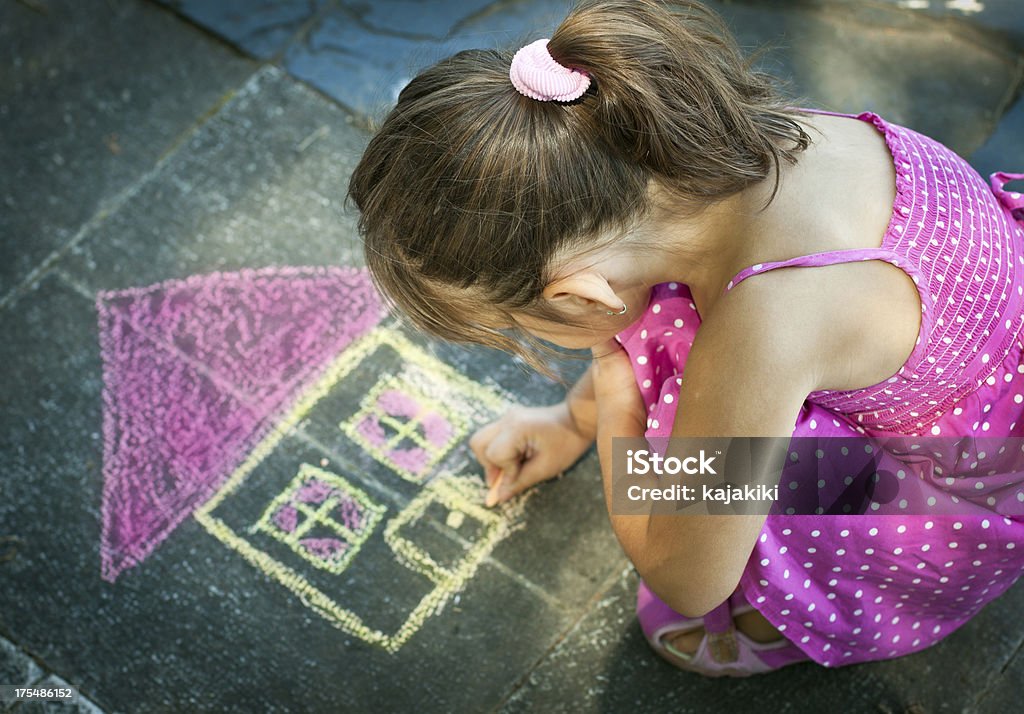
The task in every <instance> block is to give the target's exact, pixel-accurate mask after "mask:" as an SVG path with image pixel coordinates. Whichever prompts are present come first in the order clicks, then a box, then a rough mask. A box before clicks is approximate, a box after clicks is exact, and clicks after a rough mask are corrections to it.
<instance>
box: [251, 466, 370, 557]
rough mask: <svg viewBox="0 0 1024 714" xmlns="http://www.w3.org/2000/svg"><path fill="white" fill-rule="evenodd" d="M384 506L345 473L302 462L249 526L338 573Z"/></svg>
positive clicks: (366, 534) (353, 553)
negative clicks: (358, 486) (338, 474)
mask: <svg viewBox="0 0 1024 714" xmlns="http://www.w3.org/2000/svg"><path fill="white" fill-rule="evenodd" d="M384 511H385V508H384V506H381V505H378V504H377V503H374V502H373V501H372V500H371V499H370V497H369V496H367V495H366V494H365V493H364V492H363V491H362V490H360V489H358V488H356V487H355V486H353V485H352V484H351V483H349V482H348V481H346V480H345V479H343V478H340V477H338V476H336V475H334V474H332V473H330V472H328V471H325V470H324V469H320V468H317V467H316V466H310V465H309V464H303V465H302V467H301V468H300V469H299V473H298V475H297V476H296V477H295V479H294V480H293V481H292V483H291V484H290V485H289V487H288V488H287V489H286V490H285V491H284V492H283V493H282V494H280V495H279V496H278V497H277V498H275V499H274V501H273V503H271V504H270V507H269V508H267V510H266V511H265V512H264V514H263V517H262V518H261V519H260V520H259V521H258V522H257V523H256V524H255V525H254V526H253V527H252V529H251V531H252V532H255V531H262V532H264V533H267V534H268V535H270V536H271V537H273V538H276V539H277V540H279V541H280V542H282V543H284V544H286V545H288V546H289V547H290V548H291V549H292V550H294V551H295V552H296V553H298V554H299V555H300V556H302V557H303V558H305V559H306V560H308V561H309V562H311V563H313V565H315V566H317V567H318V568H323V569H325V570H328V571H330V572H332V573H340V572H341V571H343V570H344V569H345V567H346V566H347V565H348V564H349V561H350V560H352V558H353V557H354V556H355V554H356V553H358V552H359V547H360V546H361V545H362V544H363V542H364V541H365V540H366V539H367V538H368V537H369V536H370V534H371V533H372V532H373V529H374V527H375V526H376V525H377V523H379V522H380V520H381V518H382V517H383V515H384Z"/></svg>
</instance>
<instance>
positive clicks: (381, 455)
mask: <svg viewBox="0 0 1024 714" xmlns="http://www.w3.org/2000/svg"><path fill="white" fill-rule="evenodd" d="M339 426H340V427H341V430H342V431H344V432H345V433H346V434H347V435H348V437H349V438H350V439H352V440H353V441H355V442H356V443H357V444H359V445H360V446H362V447H363V448H364V449H366V451H367V452H368V453H369V454H371V455H372V456H373V457H374V458H375V459H377V460H378V461H380V462H381V463H382V464H384V465H385V466H387V467H389V468H391V469H393V470H394V471H395V472H396V473H398V474H399V475H400V476H401V477H402V478H404V479H407V480H409V481H412V482H414V483H422V482H423V481H424V480H426V478H427V477H428V476H429V475H430V473H431V469H432V468H433V467H434V465H435V464H436V463H437V462H438V461H440V460H441V459H442V458H443V457H444V455H445V454H446V453H447V452H448V451H449V450H450V449H451V448H452V447H453V446H455V444H456V443H458V442H459V440H460V439H462V438H463V436H465V434H466V432H467V425H466V423H465V421H464V420H463V419H461V418H460V417H459V415H458V414H457V413H455V412H454V411H452V410H450V409H447V408H445V407H444V405H443V404H442V403H441V402H440V401H437V400H434V399H431V398H430V397H428V396H426V395H425V394H424V393H423V391H421V390H420V389H418V388H417V387H416V386H415V385H414V384H413V383H412V381H411V380H409V379H403V378H402V375H398V376H393V375H389V376H386V377H384V378H382V379H381V380H380V381H379V382H378V383H377V384H376V385H375V386H374V388H373V389H371V390H370V392H369V394H367V395H366V397H365V398H364V399H363V401H362V403H361V408H360V410H359V411H358V412H356V413H355V415H353V416H352V418H351V419H349V420H348V421H345V422H342V423H341V424H340V425H339Z"/></svg>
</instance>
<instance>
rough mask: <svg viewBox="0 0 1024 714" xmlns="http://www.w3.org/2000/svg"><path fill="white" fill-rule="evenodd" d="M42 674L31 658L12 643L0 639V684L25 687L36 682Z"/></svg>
mask: <svg viewBox="0 0 1024 714" xmlns="http://www.w3.org/2000/svg"><path fill="white" fill-rule="evenodd" d="M43 674H44V672H43V670H41V669H40V668H39V666H38V665H37V664H36V663H35V661H33V659H32V658H31V657H29V656H28V655H27V654H25V653H24V652H22V651H21V649H20V648H18V647H17V646H15V644H14V643H13V642H9V641H8V640H5V639H3V638H0V683H3V684H12V685H14V686H26V685H29V684H35V683H36V682H38V681H39V680H40V679H42V678H43Z"/></svg>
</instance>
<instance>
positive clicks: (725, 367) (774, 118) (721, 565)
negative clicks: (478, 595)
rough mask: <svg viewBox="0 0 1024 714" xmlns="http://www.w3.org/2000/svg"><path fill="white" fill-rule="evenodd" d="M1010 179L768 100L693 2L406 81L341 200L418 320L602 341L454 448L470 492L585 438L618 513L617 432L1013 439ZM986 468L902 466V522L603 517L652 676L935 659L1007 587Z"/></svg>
mask: <svg viewBox="0 0 1024 714" xmlns="http://www.w3.org/2000/svg"><path fill="white" fill-rule="evenodd" d="M1016 177H1017V178H1020V177H1021V176H1016ZM1011 178H1014V175H1009V174H995V175H994V176H993V182H992V187H991V188H990V187H989V186H988V185H986V183H985V182H984V181H983V180H982V179H981V178H980V177H979V176H978V175H977V173H976V172H974V171H973V170H972V169H971V168H970V167H969V166H968V165H967V164H966V163H965V162H964V161H963V160H962V159H960V158H959V157H957V156H956V155H955V154H954V153H953V152H952V151H950V150H949V149H947V148H945V147H944V146H942V145H941V144H939V143H937V142H935V141H933V140H931V139H929V138H927V137H924V136H922V135H920V134H918V133H916V132H914V131H912V130H910V129H907V128H904V127H900V126H897V125H895V124H891V123H888V122H886V121H885V120H883V119H882V118H881V117H879V116H877V115H875V114H873V113H870V112H865V113H863V114H860V115H857V116H849V115H836V114H830V113H826V112H818V111H812V110H802V109H796V108H792V107H789V106H788V105H787V104H786V102H785V101H784V100H783V99H782V98H781V97H780V96H778V95H777V94H776V92H775V90H774V89H773V87H772V84H771V81H770V80H769V79H768V78H767V77H765V76H763V75H761V74H759V73H757V72H754V71H752V70H751V69H750V68H749V67H748V65H747V64H746V63H745V62H744V60H743V58H742V57H741V55H740V53H739V51H738V50H737V48H736V46H735V43H734V42H733V40H732V39H730V37H729V35H728V33H727V32H726V31H725V29H724V27H723V26H722V24H721V22H720V21H719V20H718V19H717V18H716V17H715V16H714V15H713V14H712V13H710V12H709V11H707V10H706V9H704V8H703V7H702V6H700V5H699V4H697V3H682V4H679V3H675V4H673V9H672V11H670V10H669V9H667V7H665V6H662V5H661V4H659V3H657V2H653V1H650V0H638V1H633V0H630V1H622V2H618V1H614V0H606V1H600V0H594V1H590V2H583V3H581V4H579V5H578V6H577V7H575V8H574V9H573V11H572V12H571V13H570V14H569V16H568V17H567V18H566V19H565V20H564V21H563V23H562V24H561V25H560V26H559V27H558V28H557V30H556V31H555V32H554V34H553V35H552V37H551V38H550V39H547V40H539V41H537V42H534V43H531V44H529V45H527V46H526V47H524V48H522V49H521V50H520V51H519V52H517V53H515V54H513V53H511V52H498V51H487V50H476V51H467V52H461V53H459V54H457V55H455V56H454V57H451V58H449V59H447V60H444V61H442V62H440V63H438V64H436V65H435V66H433V67H431V68H429V69H427V70H425V71H424V72H423V73H421V74H420V75H419V76H418V77H416V78H415V79H414V80H413V81H412V82H410V83H409V85H408V86H407V87H406V88H405V89H404V90H403V91H402V93H401V95H400V97H399V100H398V104H397V106H396V107H395V108H394V109H393V110H392V111H391V113H390V114H389V115H388V117H387V119H386V120H385V121H384V123H383V125H382V126H381V128H380V130H379V131H378V133H377V134H376V135H375V136H374V137H373V139H372V140H371V142H370V144H369V146H368V148H367V149H366V152H365V154H364V156H363V158H362V160H361V162H360V163H359V165H358V167H357V168H356V171H355V173H354V175H353V177H352V181H351V185H350V196H351V197H352V199H353V200H354V201H355V203H356V205H357V206H358V208H359V210H360V212H361V219H360V229H361V232H362V234H363V236H364V238H365V252H366V260H367V264H368V266H369V268H370V271H371V273H372V275H373V276H374V279H375V281H376V283H377V285H378V286H379V288H380V289H381V291H382V292H383V293H384V294H385V296H386V297H387V298H388V299H389V300H390V301H391V302H393V303H394V305H395V306H396V307H397V308H399V309H400V310H401V311H402V312H404V313H405V314H406V315H407V316H408V317H409V318H410V319H411V321H412V322H413V323H414V324H415V325H417V326H418V327H419V328H421V329H423V330H425V331H428V332H430V333H433V334H435V335H438V336H440V337H442V338H446V339H449V340H454V341H460V342H469V343H479V344H484V345H490V346H493V347H498V348H501V349H505V350H507V351H509V352H512V353H516V354H518V355H520V356H522V357H523V358H524V359H525V360H527V361H528V362H529V363H530V364H532V365H534V366H536V367H537V368H539V369H542V370H543V369H544V362H543V359H542V356H541V355H542V346H541V344H540V342H539V341H540V340H543V341H547V342H550V343H554V344H556V345H559V346H562V347H566V348H575V349H591V350H592V351H593V355H594V358H595V359H594V361H593V363H592V365H591V367H590V368H589V369H588V371H587V372H586V374H585V375H584V376H583V377H582V378H581V380H580V381H579V382H578V383H577V384H576V385H575V386H574V387H573V388H572V390H571V391H570V392H569V395H568V396H567V398H566V400H565V401H563V402H561V403H560V404H557V405H554V406H550V407H536V408H520V409H516V410H514V411H513V412H510V413H509V414H508V415H506V416H505V417H504V418H502V419H501V420H499V421H497V422H495V423H493V424H490V425H487V426H485V427H484V428H482V429H481V430H480V431H478V432H477V433H476V434H475V435H474V436H473V438H472V440H471V442H470V445H471V447H472V449H473V451H474V453H475V454H476V455H477V457H478V458H479V460H480V462H481V463H482V465H483V466H484V469H485V474H486V480H487V483H488V485H489V487H490V494H489V496H488V502H489V503H490V504H492V505H493V504H494V503H498V502H501V501H504V500H506V499H508V498H511V497H512V496H514V495H516V494H518V493H520V492H522V491H523V490H524V489H526V488H529V487H530V486H532V485H534V484H536V483H539V482H540V481H543V480H545V479H548V478H551V477H553V476H554V475H556V474H558V473H560V472H562V471H563V470H565V469H567V468H568V467H570V466H571V465H572V464H573V463H574V462H575V461H576V460H577V459H578V458H579V457H580V456H581V455H582V454H583V453H584V452H585V451H586V450H587V449H588V448H589V447H590V445H591V444H592V443H593V442H594V440H595V439H596V441H597V447H598V453H599V457H600V461H601V464H602V471H603V476H604V482H605V493H606V497H607V498H608V500H609V506H610V501H611V498H610V469H611V466H610V463H611V439H612V437H622V436H630V437H644V436H646V437H649V438H650V437H662V436H676V437H723V436H728V437H787V438H788V437H791V436H815V437H821V438H828V437H836V438H839V437H848V436H850V435H854V436H857V435H864V436H872V437H887V436H894V437H902V436H942V437H967V436H971V435H975V434H977V435H985V436H991V437H995V436H1002V437H1010V436H1017V435H1020V434H1021V433H1024V406H1022V404H1021V402H1022V401H1024V399H1022V398H1020V394H1022V393H1024V376H1022V374H1024V361H1022V360H1024V358H1022V351H1024V348H1022V343H1021V328H1022V325H1024V227H1022V224H1021V223H1020V221H1019V217H1020V216H1021V215H1022V214H1021V213H1020V212H1019V211H1020V210H1021V209H1022V208H1024V201H1021V199H1020V197H1019V194H1012V193H1009V192H1007V191H1005V190H1004V189H1003V184H1004V183H1005V182H1006V181H1008V180H1010V179H1011ZM791 268H792V269H791ZM795 268H802V269H795ZM684 367H685V369H684ZM958 468H959V470H957V469H958ZM900 473H904V469H903V468H901V469H900ZM982 473H983V469H982V468H980V467H978V466H977V464H976V463H975V466H973V467H971V468H970V469H968V466H967V465H966V464H960V465H959V466H958V465H957V464H954V465H953V467H952V471H951V470H950V467H949V465H947V464H945V463H944V462H943V463H941V464H940V463H939V462H938V461H929V460H928V459H926V458H915V459H913V460H911V461H908V463H907V464H906V465H905V473H904V476H906V474H910V477H911V478H914V479H918V480H919V481H920V484H919V486H920V488H919V489H918V491H917V492H918V494H919V496H918V499H917V501H916V502H915V503H913V504H910V505H911V510H910V513H909V514H908V515H905V516H904V515H898V514H897V515H891V514H890V515H881V514H879V515H874V514H872V513H871V512H868V513H866V514H860V515H858V514H849V515H843V514H831V515H802V516H801V515H793V516H787V515H770V516H767V517H765V516H729V517H722V516H710V515H709V516H688V517H671V516H622V515H616V514H615V513H614V512H611V508H609V510H610V515H611V522H612V526H613V528H614V530H615V533H616V535H617V537H618V539H619V541H620V542H621V544H622V547H623V549H624V550H625V552H626V554H627V556H628V557H629V558H630V560H631V561H632V562H633V564H634V565H635V566H636V569H637V571H638V572H639V573H640V575H641V577H642V579H643V583H642V584H641V587H640V591H639V594H638V615H639V618H640V622H641V625H642V626H643V628H644V632H645V634H646V635H647V637H648V640H649V641H650V642H651V644H652V646H653V647H654V648H655V649H656V651H658V652H659V654H661V655H662V656H664V657H665V658H666V659H668V660H669V661H671V662H673V663H674V664H676V665H677V666H679V667H682V668H684V669H692V670H695V671H699V672H702V673H704V674H709V675H713V676H717V675H722V674H727V675H747V674H752V673H756V672H764V671H768V670H771V669H776V668H778V667H781V666H784V665H786V664H790V663H793V662H797V661H802V660H808V659H809V660H813V661H815V662H817V663H819V664H821V665H825V666H840V665H845V664H852V663H855V662H862V661H869V660H877V659H885V658H891V657H897V656H901V655H904V654H908V653H911V652H915V651H918V650H921V649H924V648H926V647H928V646H930V645H932V644H934V643H935V642H937V641H938V640H940V639H942V638H943V637H945V636H946V635H948V634H950V633H951V632H952V631H953V630H955V629H956V628H957V627H959V626H960V625H961V624H963V623H964V622H966V621H967V620H968V619H970V618H971V617H972V616H973V615H974V614H976V613H977V612H978V610H979V609H980V608H981V607H983V606H984V604H985V603H987V602H989V601H991V600H992V599H993V598H995V597H997V596H998V595H1000V594H1001V593H1003V592H1004V591H1005V590H1006V589H1007V588H1008V587H1010V585H1012V584H1013V582H1014V581H1015V580H1016V579H1017V577H1019V575H1020V574H1021V572H1022V568H1024V558H1022V553H1024V515H1022V514H1024V505H1022V502H1024V483H1022V482H1021V477H1020V476H1018V475H1015V474H1014V473H1009V472H999V471H998V470H997V469H988V470H987V471H984V473H985V474H986V476H985V478H984V479H982V478H979V477H980V475H981V474H982ZM835 477H836V478H838V479H841V478H843V477H842V475H841V474H838V473H837V474H836V476H835ZM901 478H903V477H901ZM979 484H980V486H979ZM930 509H931V510H930ZM1014 509H1016V510H1014ZM967 555H969V556H970V557H969V558H965V556H967Z"/></svg>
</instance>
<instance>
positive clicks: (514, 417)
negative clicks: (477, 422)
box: [469, 402, 593, 506]
mask: <svg viewBox="0 0 1024 714" xmlns="http://www.w3.org/2000/svg"><path fill="white" fill-rule="evenodd" d="M591 443H593V439H592V438H590V437H588V436H586V435H584V434H582V433H580V431H579V430H578V429H577V428H576V425H575V423H574V422H573V419H572V416H571V415H570V413H569V407H568V405H567V404H566V403H565V402H561V403H559V404H555V405H552V406H549V407H516V408H514V409H510V410H509V412H508V413H507V414H505V415H504V416H503V417H501V419H498V420H497V421H495V422H492V423H490V424H488V425H487V426H485V427H482V428H481V429H480V430H478V431H477V432H476V433H475V434H473V436H472V437H470V440H469V448H470V449H472V450H473V453H474V454H475V455H476V458H477V460H478V461H480V463H481V465H483V467H484V477H485V479H486V481H487V486H488V487H489V488H490V492H489V493H488V494H487V501H486V505H487V506H494V505H496V504H498V503H502V502H503V501H507V500H508V499H510V498H512V497H513V496H515V495H517V494H519V493H522V492H523V491H525V490H526V489H528V488H529V487H530V486H533V485H535V484H538V483H540V482H541V481H546V480H547V479H550V478H554V477H555V476H558V475H560V474H561V473H562V472H563V471H565V470H566V469H567V468H569V467H570V466H572V465H573V464H574V463H576V460H577V459H579V457H580V456H582V455H583V452H585V451H586V450H587V449H588V448H589V447H590V445H591Z"/></svg>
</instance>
